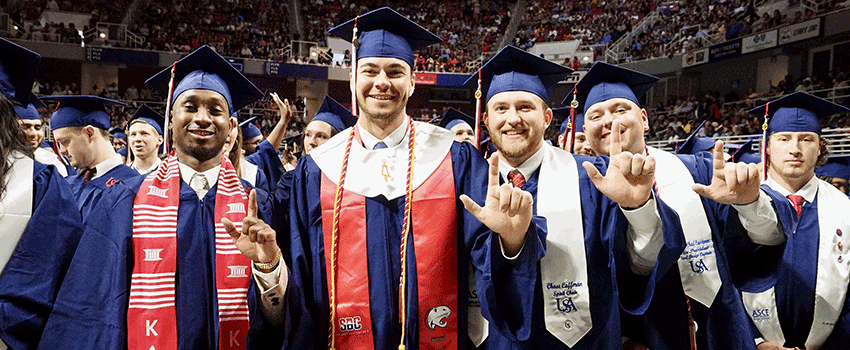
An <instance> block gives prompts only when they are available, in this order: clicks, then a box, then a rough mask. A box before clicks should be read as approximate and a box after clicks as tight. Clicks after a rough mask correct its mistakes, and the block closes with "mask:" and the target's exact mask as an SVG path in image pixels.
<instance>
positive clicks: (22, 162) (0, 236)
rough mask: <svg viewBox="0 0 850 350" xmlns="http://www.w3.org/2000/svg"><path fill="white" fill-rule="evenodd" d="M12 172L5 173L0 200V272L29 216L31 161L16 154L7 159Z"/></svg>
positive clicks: (30, 209) (31, 192) (15, 245)
mask: <svg viewBox="0 0 850 350" xmlns="http://www.w3.org/2000/svg"><path fill="white" fill-rule="evenodd" d="M7 161H8V162H11V163H12V169H10V171H9V172H8V173H7V174H6V178H5V179H2V181H6V192H5V193H3V198H2V199H0V227H2V228H3V229H2V230H0V271H3V269H5V268H6V263H7V262H9V259H10V258H11V257H12V253H13V252H14V251H15V247H17V246H18V241H19V240H20V239H21V235H23V233H24V230H26V228H27V223H29V221H30V217H31V216H32V206H33V203H32V199H33V184H32V180H33V177H32V176H33V175H32V172H33V160H32V158H30V157H27V156H25V155H23V154H21V153H19V152H12V154H10V155H9V157H8V158H7Z"/></svg>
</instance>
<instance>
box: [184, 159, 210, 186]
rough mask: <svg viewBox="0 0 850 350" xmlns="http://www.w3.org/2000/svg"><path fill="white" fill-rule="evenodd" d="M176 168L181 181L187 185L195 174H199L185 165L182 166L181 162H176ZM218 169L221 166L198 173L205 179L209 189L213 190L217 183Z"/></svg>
mask: <svg viewBox="0 0 850 350" xmlns="http://www.w3.org/2000/svg"><path fill="white" fill-rule="evenodd" d="M177 166H178V167H179V168H180V178H181V179H183V182H185V183H187V184H189V183H191V181H192V176H194V175H195V173H199V171H196V170H195V169H192V168H191V167H189V166H188V165H186V164H183V163H182V162H177ZM220 169H221V164H219V165H216V166H214V167H212V168H210V169H209V170H207V171H200V173H201V174H203V175H204V177H206V178H207V183H209V184H210V188H213V186H215V183H216V182H217V181H218V171H219V170H220Z"/></svg>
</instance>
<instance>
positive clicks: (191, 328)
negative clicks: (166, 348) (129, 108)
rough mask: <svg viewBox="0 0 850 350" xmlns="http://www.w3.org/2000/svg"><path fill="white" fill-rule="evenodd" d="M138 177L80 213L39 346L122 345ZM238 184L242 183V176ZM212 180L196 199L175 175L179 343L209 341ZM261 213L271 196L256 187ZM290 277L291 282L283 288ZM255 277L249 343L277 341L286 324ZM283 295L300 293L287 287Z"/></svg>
mask: <svg viewBox="0 0 850 350" xmlns="http://www.w3.org/2000/svg"><path fill="white" fill-rule="evenodd" d="M143 179H144V177H139V178H137V179H133V180H131V181H129V182H128V183H127V184H126V186H125V187H124V188H121V189H120V190H118V191H110V192H107V193H106V194H105V195H104V198H103V199H102V200H101V201H100V202H99V203H98V207H97V208H96V209H95V210H93V211H92V214H91V217H90V220H88V221H86V226H85V233H84V234H83V237H82V239H81V241H80V245H79V247H78V249H77V252H76V254H75V255H74V259H73V262H72V263H71V267H70V269H69V271H68V274H67V277H66V278H65V282H64V284H63V288H62V289H61V291H60V293H59V297H58V298H57V301H56V306H55V307H54V310H53V313H52V315H51V316H50V319H49V321H48V324H47V327H46V329H45V332H44V336H43V338H42V343H41V345H42V348H44V349H69V348H73V349H126V348H127V306H128V299H129V295H130V275H131V273H132V269H133V250H132V225H133V223H132V220H133V210H132V208H133V201H134V199H135V196H136V192H137V191H138V189H139V187H140V185H141V182H142V180H143ZM242 184H243V186H245V187H246V188H248V187H249V185H248V183H247V182H245V181H244V180H243V181H242ZM217 188H218V184H216V185H215V186H213V187H212V188H211V189H210V191H209V192H208V193H207V194H206V195H205V196H204V200H203V202H202V201H200V200H199V199H198V196H197V194H196V193H195V191H194V190H192V188H191V187H189V185H188V184H186V183H185V182H183V181H182V180H181V185H180V205H179V209H178V219H177V227H178V229H177V282H176V297H175V303H176V310H177V311H176V313H177V329H178V348H179V349H186V350H188V349H216V348H217V347H218V312H217V308H216V298H215V293H216V291H215V264H214V259H215V231H214V225H213V218H214V215H215V195H216V190H217ZM257 195H258V196H257V202H258V206H259V213H260V216H261V218H263V219H264V220H268V219H266V218H270V217H271V215H272V213H271V208H272V205H271V202H270V197H268V196H267V194H266V193H265V192H263V191H262V190H258V191H257ZM293 285H294V284H292V283H290V284H289V286H290V288H289V289H292V288H291V287H292V286H293ZM257 293H258V292H257V290H256V287H254V279H253V278H252V279H251V287H250V288H249V293H248V305H249V310H250V315H251V316H250V323H251V330H250V331H249V333H248V340H247V341H248V347H249V348H252V347H253V348H262V349H267V348H275V347H280V344H279V341H280V340H279V338H280V337H281V336H280V334H283V333H284V332H286V331H287V330H288V329H287V327H286V324H289V323H291V322H289V321H287V322H285V324H284V325H281V326H273V325H271V324H270V323H269V322H268V321H267V320H266V319H265V317H264V316H263V314H262V312H261V311H260V310H259V309H258V307H259V306H258V305H257V303H258V302H259V300H258V298H259V296H258V295H257ZM286 298H291V299H294V300H293V301H291V302H292V303H297V300H298V298H300V296H299V294H298V291H297V290H287V291H286Z"/></svg>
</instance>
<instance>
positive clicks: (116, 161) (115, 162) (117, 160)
mask: <svg viewBox="0 0 850 350" xmlns="http://www.w3.org/2000/svg"><path fill="white" fill-rule="evenodd" d="M119 165H121V156H120V155H119V154H118V153H115V155H114V156H112V157H109V158H107V159H106V160H104V161H102V162H100V164H98V165H95V166H94V169H95V174H94V176H92V180H94V179H96V178H99V177H101V176H103V175H105V174H106V173H108V172H109V171H110V170H112V169H113V168H115V167H117V166H119ZM81 173H82V172H81Z"/></svg>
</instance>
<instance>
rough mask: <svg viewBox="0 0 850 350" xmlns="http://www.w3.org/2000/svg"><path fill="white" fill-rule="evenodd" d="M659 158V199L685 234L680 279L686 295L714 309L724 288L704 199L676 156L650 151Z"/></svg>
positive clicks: (657, 172)
mask: <svg viewBox="0 0 850 350" xmlns="http://www.w3.org/2000/svg"><path fill="white" fill-rule="evenodd" d="M648 153H649V154H650V155H652V156H653V157H655V164H656V167H655V182H656V185H657V189H658V197H660V198H661V199H662V200H664V202H665V203H667V205H668V206H670V208H671V209H673V210H674V211H676V213H677V214H679V220H680V221H681V224H682V230H683V231H684V234H685V244H686V245H685V250H684V251H683V252H682V255H681V256H679V264H678V265H679V276H681V279H682V288H683V289H684V291H685V295H687V296H688V297H689V298H691V299H694V300H696V301H697V302H699V303H700V304H702V305H705V307H711V304H712V302H714V298H715V297H716V296H717V292H718V291H719V290H720V286H721V284H722V282H721V280H720V273H718V271H717V254H716V252H715V251H714V242H713V241H712V240H711V226H709V225H708V218H707V217H706V215H705V208H703V206H702V201H701V200H700V196H699V195H698V194H697V193H696V192H694V190H693V188H692V187H693V185H694V180H693V177H692V175H691V172H690V171H688V168H687V167H686V166H685V164H683V163H682V161H681V160H680V159H679V158H678V157H677V156H675V155H673V154H671V153H668V152H665V151H662V150H660V149H656V148H651V147H649V151H648Z"/></svg>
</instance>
